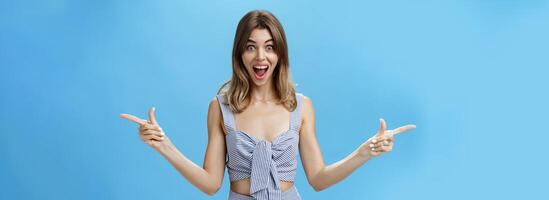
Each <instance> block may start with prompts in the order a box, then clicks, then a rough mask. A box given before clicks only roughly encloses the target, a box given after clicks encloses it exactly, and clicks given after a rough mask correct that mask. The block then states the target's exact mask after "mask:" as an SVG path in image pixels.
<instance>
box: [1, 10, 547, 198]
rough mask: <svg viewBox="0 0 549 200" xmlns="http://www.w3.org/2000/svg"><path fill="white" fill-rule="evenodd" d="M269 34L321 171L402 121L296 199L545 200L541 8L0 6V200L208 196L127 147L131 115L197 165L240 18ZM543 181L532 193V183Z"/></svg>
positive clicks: (145, 150) (138, 146)
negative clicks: (277, 41)
mask: <svg viewBox="0 0 549 200" xmlns="http://www.w3.org/2000/svg"><path fill="white" fill-rule="evenodd" d="M252 9H267V10H269V11H271V12H273V13H274V14H275V15H276V16H277V17H278V18H279V19H280V21H281V22H282V24H283V26H284V28H285V30H286V34H287V38H288V43H289V53H290V63H291V71H292V75H293V80H294V81H295V82H296V83H297V84H298V87H297V90H298V91H299V92H302V93H304V94H305V95H307V96H309V97H310V98H311V99H312V100H313V103H314V106H315V109H316V117H317V136H318V139H319V142H320V145H321V149H322V152H323V155H324V159H325V161H326V164H331V163H334V162H336V161H338V160H340V159H342V158H344V157H345V156H346V155H348V154H349V153H350V152H352V151H353V150H354V149H355V148H356V147H358V145H360V144H361V143H362V142H363V141H364V140H366V139H367V138H369V137H370V136H371V135H372V134H374V132H375V131H376V130H377V129H378V126H379V124H378V118H380V117H383V118H385V119H386V120H387V122H388V126H389V128H396V127H397V126H401V125H404V124H408V123H414V124H416V125H417V127H418V128H417V129H416V130H413V131H410V132H407V133H405V134H402V135H399V136H398V137H397V141H396V146H395V149H394V151H393V152H391V153H389V154H387V155H385V156H383V157H379V158H376V159H374V160H372V161H371V162H368V163H366V164H365V165H363V166H362V167H360V168H359V169H357V170H356V171H355V172H354V173H353V174H352V175H350V176H349V177H347V178H346V179H345V180H344V181H342V182H340V183H338V184H337V185H334V186H332V187H330V188H328V189H326V190H324V191H321V192H314V190H312V188H311V187H310V186H309V185H308V183H307V180H306V177H305V176H304V172H303V168H302V165H301V164H299V167H298V175H297V177H296V185H297V188H298V190H299V191H300V193H301V195H302V197H303V198H304V199H336V198H337V199H481V198H489V199H517V198H518V199H528V198H533V199H547V198H548V197H549V195H548V194H547V179H548V178H549V175H548V173H547V171H546V169H547V168H548V167H549V166H548V163H549V162H548V159H547V158H548V156H547V152H548V150H547V148H546V146H547V145H546V143H545V141H546V140H547V139H549V136H548V134H549V133H548V131H547V128H546V125H547V122H548V117H547V113H549V109H548V106H547V102H548V100H549V99H548V96H549V95H547V85H548V81H547V75H548V74H549V73H548V72H549V70H547V67H549V37H548V36H549V2H548V1H545V0H523V1H515V0H476V1H475V0H445V1H433V0H431V1H426V0H418V1H402V0H393V1H382V2H379V1H360V2H354V1H338V2H337V3H336V2H333V1H327V2H319V1H299V2H298V1H257V2H255V1H217V2H203V1H181V0H179V1H161V2H153V1H63V0H53V1H32V0H30V1H29V0H18V1H6V0H2V1H1V3H0V66H1V72H2V78H1V79H0V88H1V91H2V92H1V100H0V106H1V107H0V110H1V111H0V127H1V128H2V129H1V131H0V134H1V141H2V142H1V144H0V188H2V192H0V199H226V198H227V194H228V191H229V182H228V176H227V174H226V175H225V177H224V183H223V187H222V188H221V190H220V191H219V192H218V193H217V194H216V195H215V196H213V197H209V196H207V195H205V194H203V193H202V192H200V191H199V190H198V189H197V188H195V187H193V186H192V185H191V184H190V183H189V182H187V181H186V180H185V179H184V178H182V177H181V176H180V175H179V173H178V172H177V171H175V170H174V168H173V167H172V166H171V165H170V164H169V163H168V162H167V161H166V160H164V159H163V158H162V156H160V155H159V154H158V153H156V152H155V151H154V150H153V149H151V148H149V147H148V146H147V145H145V144H143V143H142V142H141V141H140V140H139V138H138V136H137V131H136V125H135V124H133V123H131V122H129V121H126V120H122V119H120V118H119V117H118V115H119V114H120V113H131V114H135V115H137V116H140V117H142V118H146V117H147V111H148V109H149V108H150V107H151V106H155V107H156V110H157V112H156V114H157V118H158V121H159V123H160V125H161V126H162V127H163V128H164V130H165V131H166V133H167V134H168V135H169V136H170V138H171V139H172V141H173V142H174V143H175V144H176V145H177V147H178V148H179V150H180V151H181V152H183V153H184V154H185V155H186V156H188V157H189V158H190V159H191V160H193V161H194V162H195V163H197V164H198V165H202V161H203V158H204V152H205V148H206V143H207V129H206V114H207V107H208V102H209V101H210V100H211V99H212V98H213V97H214V95H215V92H216V91H217V89H218V87H219V86H220V84H222V83H223V82H224V81H226V80H227V79H228V78H230V74H231V67H230V59H231V49H232V42H233V37H234V33H235V30H236V25H237V23H238V20H239V19H240V18H241V17H242V16H243V15H244V14H245V13H246V12H248V11H250V10H252ZM543 185H545V186H543Z"/></svg>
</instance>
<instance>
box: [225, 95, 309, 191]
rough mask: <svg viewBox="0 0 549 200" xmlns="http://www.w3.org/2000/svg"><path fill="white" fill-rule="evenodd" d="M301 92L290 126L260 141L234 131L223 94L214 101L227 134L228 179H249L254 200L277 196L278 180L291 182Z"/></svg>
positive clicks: (233, 120) (294, 169) (299, 115)
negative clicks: (218, 107)
mask: <svg viewBox="0 0 549 200" xmlns="http://www.w3.org/2000/svg"><path fill="white" fill-rule="evenodd" d="M302 98H303V95H302V94H301V93H296V101H297V102H296V103H297V106H296V108H295V110H294V111H292V112H291V114H290V127H289V128H288V130H286V131H284V132H282V133H280V134H279V135H277V136H276V137H275V138H274V139H273V141H267V140H260V139H258V138H256V137H254V136H253V135H249V134H248V133H245V132H243V131H240V130H237V129H236V125H235V119H234V114H233V112H232V111H231V109H230V107H229V105H228V104H226V103H225V98H224V96H223V95H217V100H218V102H219V105H220V107H221V112H222V115H223V124H224V126H225V130H226V131H227V135H226V136H225V142H226V146H227V157H226V166H227V169H228V172H229V177H230V180H231V181H237V180H242V179H247V178H250V196H252V197H254V198H255V199H267V198H268V199H281V194H282V190H281V188H280V183H279V180H281V181H290V182H293V181H294V178H295V173H296V168H297V155H298V152H299V146H298V144H299V143H298V142H299V130H300V127H301V104H302Z"/></svg>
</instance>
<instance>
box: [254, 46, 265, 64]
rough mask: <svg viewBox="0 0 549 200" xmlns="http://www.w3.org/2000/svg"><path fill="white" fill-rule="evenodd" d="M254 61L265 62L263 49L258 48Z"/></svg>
mask: <svg viewBox="0 0 549 200" xmlns="http://www.w3.org/2000/svg"><path fill="white" fill-rule="evenodd" d="M256 59H257V60H258V61H263V60H265V51H264V50H263V49H261V48H260V49H259V50H258V51H257V56H256Z"/></svg>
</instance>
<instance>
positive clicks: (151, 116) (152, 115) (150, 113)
mask: <svg viewBox="0 0 549 200" xmlns="http://www.w3.org/2000/svg"><path fill="white" fill-rule="evenodd" d="M154 111H155V108H154V107H152V108H151V109H150V110H149V120H150V121H151V123H153V124H158V123H157V122H156V117H154Z"/></svg>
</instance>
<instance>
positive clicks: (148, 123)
mask: <svg viewBox="0 0 549 200" xmlns="http://www.w3.org/2000/svg"><path fill="white" fill-rule="evenodd" d="M154 111H155V108H154V107H152V108H151V109H150V110H149V120H143V119H140V118H138V117H136V116H133V115H130V114H120V118H124V119H128V120H130V121H133V122H135V123H137V124H138V125H139V126H138V128H137V129H138V131H137V132H138V134H139V137H140V138H141V140H142V141H143V142H144V143H146V144H148V145H149V146H150V147H152V148H154V149H156V150H157V151H158V150H160V149H162V148H165V147H168V146H170V145H172V143H171V141H170V139H169V138H168V137H167V136H166V134H165V133H164V131H163V130H162V128H161V127H160V126H159V125H158V123H157V122H156V118H155V116H154Z"/></svg>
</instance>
